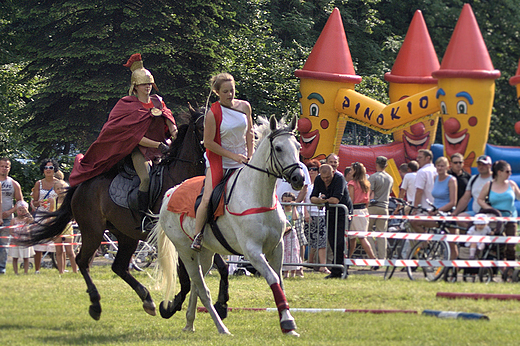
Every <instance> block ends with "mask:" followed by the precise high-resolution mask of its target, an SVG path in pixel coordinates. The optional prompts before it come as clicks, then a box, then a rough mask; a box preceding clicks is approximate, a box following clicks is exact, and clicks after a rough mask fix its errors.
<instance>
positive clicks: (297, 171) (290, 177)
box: [265, 116, 304, 190]
mask: <svg viewBox="0 0 520 346" xmlns="http://www.w3.org/2000/svg"><path fill="white" fill-rule="evenodd" d="M296 120H297V119H296V117H294V118H293V119H292V121H291V122H290V124H289V125H288V126H284V125H280V124H279V123H278V121H277V120H276V118H275V117H274V116H271V118H270V119H269V130H270V131H269V133H268V134H267V136H266V138H265V139H266V140H267V139H268V140H269V144H270V150H269V153H268V157H267V158H266V161H268V165H269V166H270V167H268V170H269V171H271V172H274V174H275V175H276V176H278V177H283V178H284V179H285V180H287V182H289V183H290V184H291V186H292V188H293V189H295V190H300V189H301V188H302V187H303V181H304V176H303V170H302V169H301V167H300V160H299V157H300V143H298V141H297V140H296V138H295V136H294V130H295V129H296ZM281 123H283V120H282V121H281ZM265 125H267V124H265Z"/></svg>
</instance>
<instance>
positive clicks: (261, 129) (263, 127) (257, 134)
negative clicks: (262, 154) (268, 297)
mask: <svg viewBox="0 0 520 346" xmlns="http://www.w3.org/2000/svg"><path fill="white" fill-rule="evenodd" d="M288 120H289V119H288V116H283V117H282V119H280V120H278V124H279V125H284V124H287V122H288ZM280 128H282V127H280ZM283 129H284V130H287V131H289V132H291V131H292V130H291V128H290V126H287V125H285V126H283ZM253 133H254V146H255V148H258V146H259V145H260V143H261V142H262V140H263V139H265V138H267V137H268V136H269V135H270V134H271V125H270V124H269V119H268V118H267V117H264V116H258V117H257V118H256V124H255V125H254V126H253Z"/></svg>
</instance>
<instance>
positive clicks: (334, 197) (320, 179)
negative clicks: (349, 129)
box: [311, 164, 352, 279]
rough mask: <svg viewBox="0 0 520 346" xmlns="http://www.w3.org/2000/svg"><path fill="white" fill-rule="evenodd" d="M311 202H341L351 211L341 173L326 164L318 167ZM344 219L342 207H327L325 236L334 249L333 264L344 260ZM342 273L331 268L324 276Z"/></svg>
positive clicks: (329, 276) (336, 276) (338, 269)
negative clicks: (329, 272)
mask: <svg viewBox="0 0 520 346" xmlns="http://www.w3.org/2000/svg"><path fill="white" fill-rule="evenodd" d="M311 202H312V203H315V204H325V203H327V204H343V205H345V206H346V207H347V209H348V213H351V211H352V200H351V199H350V196H349V194H348V189H347V184H346V182H345V179H344V178H343V176H342V175H341V174H339V173H334V171H333V168H332V167H331V166H330V165H327V164H325V165H322V166H321V167H320V175H318V176H317V177H316V179H315V180H314V188H313V190H312V193H311ZM336 215H337V222H336ZM345 221H346V214H345V210H344V209H343V208H329V210H328V230H327V238H328V239H329V244H330V246H331V248H332V249H334V250H335V251H334V258H335V260H334V263H335V264H343V262H344V261H343V258H344V257H343V256H344V250H345V230H346V229H347V228H348V227H346V226H348V225H346V224H345ZM342 273H343V272H342V270H341V269H340V268H332V270H331V274H330V275H328V276H326V277H325V278H326V279H329V278H340V277H341V275H342Z"/></svg>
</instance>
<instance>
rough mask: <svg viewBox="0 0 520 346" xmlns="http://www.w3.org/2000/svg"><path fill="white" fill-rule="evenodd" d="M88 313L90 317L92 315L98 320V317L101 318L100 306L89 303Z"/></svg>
mask: <svg viewBox="0 0 520 346" xmlns="http://www.w3.org/2000/svg"><path fill="white" fill-rule="evenodd" d="M88 313H89V314H90V317H92V318H93V319H94V320H96V321H99V319H100V318H101V307H100V306H94V305H91V306H90V307H89V308H88Z"/></svg>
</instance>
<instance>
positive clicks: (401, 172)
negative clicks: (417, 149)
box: [399, 162, 408, 179]
mask: <svg viewBox="0 0 520 346" xmlns="http://www.w3.org/2000/svg"><path fill="white" fill-rule="evenodd" d="M407 173H408V164H407V163H406V162H405V163H401V165H400V166H399V175H400V176H401V179H404V176H405V175H406V174H407Z"/></svg>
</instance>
